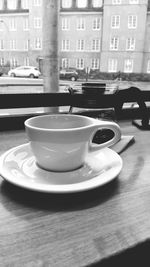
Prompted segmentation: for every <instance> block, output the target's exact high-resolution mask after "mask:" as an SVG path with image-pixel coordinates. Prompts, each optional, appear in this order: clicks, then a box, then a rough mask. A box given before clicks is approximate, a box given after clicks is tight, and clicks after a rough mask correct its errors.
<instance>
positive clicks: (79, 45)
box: [77, 40, 85, 51]
mask: <svg viewBox="0 0 150 267" xmlns="http://www.w3.org/2000/svg"><path fill="white" fill-rule="evenodd" d="M84 44H85V42H84V40H78V41H77V50H78V51H83V50H84Z"/></svg>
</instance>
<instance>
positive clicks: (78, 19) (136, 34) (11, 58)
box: [0, 0, 150, 73]
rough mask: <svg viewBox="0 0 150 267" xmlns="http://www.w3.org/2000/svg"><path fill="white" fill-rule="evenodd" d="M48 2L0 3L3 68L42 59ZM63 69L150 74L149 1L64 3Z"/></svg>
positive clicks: (1, 0)
mask: <svg viewBox="0 0 150 267" xmlns="http://www.w3.org/2000/svg"><path fill="white" fill-rule="evenodd" d="M43 4H44V0H0V65H1V66H3V65H7V64H8V65H10V66H13V67H14V66H16V65H36V66H39V62H40V60H41V59H42V30H43V28H42V6H43ZM59 62H60V68H68V67H72V68H76V69H84V70H86V71H90V70H91V69H92V70H100V71H101V72H118V71H120V72H125V73H132V72H134V73H150V0H60V11H59Z"/></svg>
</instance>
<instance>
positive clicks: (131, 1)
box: [129, 0, 139, 4]
mask: <svg viewBox="0 0 150 267" xmlns="http://www.w3.org/2000/svg"><path fill="white" fill-rule="evenodd" d="M138 3H139V0H129V4H138Z"/></svg>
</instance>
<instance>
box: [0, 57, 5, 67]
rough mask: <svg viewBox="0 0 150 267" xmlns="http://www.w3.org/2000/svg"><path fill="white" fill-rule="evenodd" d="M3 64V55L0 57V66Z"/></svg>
mask: <svg viewBox="0 0 150 267" xmlns="http://www.w3.org/2000/svg"><path fill="white" fill-rule="evenodd" d="M4 64H5V60H4V58H3V57H1V58H0V66H4Z"/></svg>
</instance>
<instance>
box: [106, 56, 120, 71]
mask: <svg viewBox="0 0 150 267" xmlns="http://www.w3.org/2000/svg"><path fill="white" fill-rule="evenodd" d="M117 65H118V61H117V59H114V58H110V59H109V60H108V72H117Z"/></svg>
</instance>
